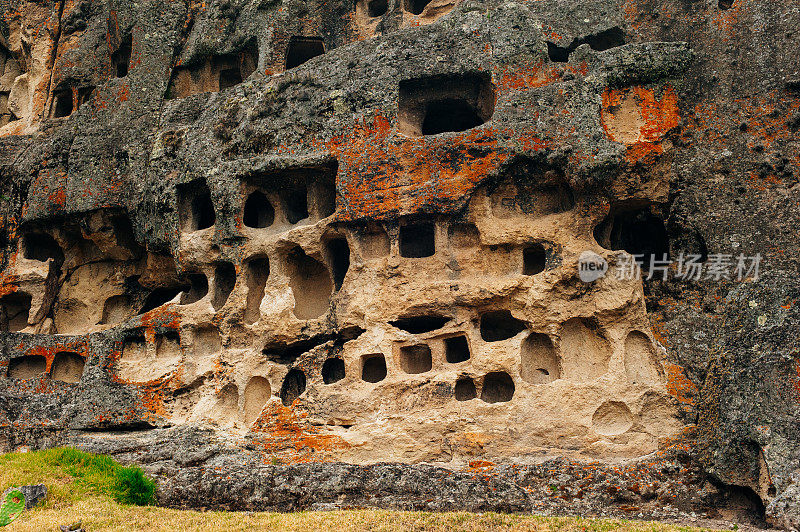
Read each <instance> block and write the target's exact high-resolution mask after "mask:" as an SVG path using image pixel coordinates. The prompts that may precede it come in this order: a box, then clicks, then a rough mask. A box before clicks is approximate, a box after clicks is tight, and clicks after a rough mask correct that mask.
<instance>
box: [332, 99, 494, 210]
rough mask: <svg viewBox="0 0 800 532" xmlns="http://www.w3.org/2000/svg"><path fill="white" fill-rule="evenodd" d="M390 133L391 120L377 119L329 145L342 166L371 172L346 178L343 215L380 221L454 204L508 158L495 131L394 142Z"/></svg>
mask: <svg viewBox="0 0 800 532" xmlns="http://www.w3.org/2000/svg"><path fill="white" fill-rule="evenodd" d="M391 133H392V126H391V123H390V122H389V120H388V119H387V118H386V117H384V116H380V115H378V116H375V117H374V118H373V119H371V120H365V121H363V122H362V123H359V124H357V125H356V126H355V128H354V129H353V131H352V132H350V133H347V134H344V135H341V136H338V137H334V138H333V139H332V140H331V141H330V142H329V143H328V149H329V150H330V152H331V153H332V154H333V155H334V156H336V157H337V158H338V159H339V161H340V165H341V166H343V167H344V168H349V169H353V170H356V169H369V173H368V174H365V173H360V174H359V175H354V174H351V175H345V176H343V178H342V187H343V189H344V197H345V198H347V202H346V203H345V205H344V212H343V213H342V214H341V215H340V216H343V217H347V218H351V219H354V218H362V217H373V218H380V217H381V216H385V215H386V214H387V213H396V212H400V211H420V210H424V207H425V206H427V205H436V204H446V203H448V202H449V203H451V204H456V203H458V202H459V201H460V200H463V198H464V197H465V195H467V194H469V193H470V192H471V191H472V190H473V188H474V187H475V185H476V184H477V183H479V182H480V181H482V180H483V179H485V178H486V176H487V175H488V174H490V173H491V172H493V171H495V170H497V169H498V168H499V166H500V165H501V164H502V163H503V162H504V161H505V160H506V159H507V157H508V156H507V155H506V154H504V153H501V152H499V151H497V150H496V149H495V148H496V146H497V140H496V138H495V131H494V130H493V129H491V128H487V129H476V130H471V131H467V132H465V133H463V134H459V135H453V136H448V137H445V138H437V139H430V138H402V137H401V138H390V135H391ZM477 152H480V155H476V153H477ZM410 192H413V193H410Z"/></svg>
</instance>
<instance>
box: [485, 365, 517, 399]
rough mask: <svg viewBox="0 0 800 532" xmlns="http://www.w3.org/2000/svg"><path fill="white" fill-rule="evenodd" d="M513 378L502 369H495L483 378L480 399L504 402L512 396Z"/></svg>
mask: <svg viewBox="0 0 800 532" xmlns="http://www.w3.org/2000/svg"><path fill="white" fill-rule="evenodd" d="M514 389H515V388H514V380H513V379H512V378H511V376H510V375H509V374H508V373H506V372H504V371H496V372H492V373H489V374H487V375H486V377H484V379H483V389H482V390H481V400H482V401H484V402H487V403H505V402H508V401H510V400H511V399H513V397H514Z"/></svg>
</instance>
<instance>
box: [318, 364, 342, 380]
mask: <svg viewBox="0 0 800 532" xmlns="http://www.w3.org/2000/svg"><path fill="white" fill-rule="evenodd" d="M342 379H344V360H342V359H341V358H329V359H328V360H326V361H325V363H324V364H323V365H322V382H324V383H325V384H333V383H334V382H338V381H340V380H342Z"/></svg>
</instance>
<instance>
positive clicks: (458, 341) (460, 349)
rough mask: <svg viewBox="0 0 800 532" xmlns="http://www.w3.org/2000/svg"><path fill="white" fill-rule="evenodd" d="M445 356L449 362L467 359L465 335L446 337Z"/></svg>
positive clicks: (453, 362) (467, 347)
mask: <svg viewBox="0 0 800 532" xmlns="http://www.w3.org/2000/svg"><path fill="white" fill-rule="evenodd" d="M444 351H445V358H446V360H447V362H449V363H450V364H458V363H459V362H466V361H467V360H469V357H470V354H469V342H467V337H466V336H456V337H454V338H447V339H446V340H445V341H444Z"/></svg>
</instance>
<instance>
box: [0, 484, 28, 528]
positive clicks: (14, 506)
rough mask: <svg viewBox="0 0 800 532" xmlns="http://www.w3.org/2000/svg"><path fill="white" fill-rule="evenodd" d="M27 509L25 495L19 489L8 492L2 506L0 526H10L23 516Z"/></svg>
mask: <svg viewBox="0 0 800 532" xmlns="http://www.w3.org/2000/svg"><path fill="white" fill-rule="evenodd" d="M24 509H25V495H23V494H22V492H21V491H20V490H18V489H17V488H11V489H9V490H8V491H6V493H5V495H4V497H3V501H2V506H0V526H6V525H10V524H11V523H12V522H13V521H14V520H16V519H17V517H19V516H20V515H22V511H23V510H24Z"/></svg>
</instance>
